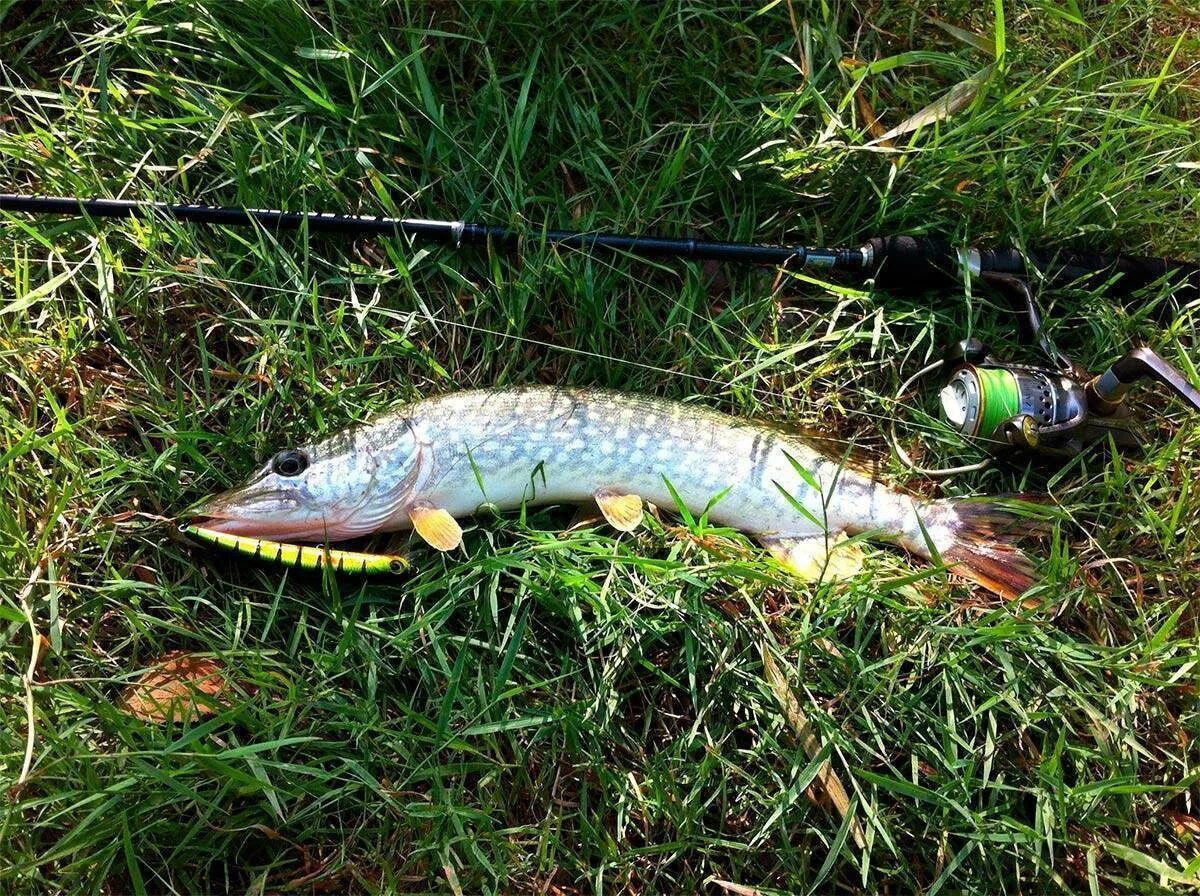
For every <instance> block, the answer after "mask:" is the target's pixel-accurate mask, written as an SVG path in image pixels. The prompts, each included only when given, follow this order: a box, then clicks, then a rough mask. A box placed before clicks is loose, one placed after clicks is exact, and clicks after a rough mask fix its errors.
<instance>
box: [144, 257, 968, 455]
mask: <svg viewBox="0 0 1200 896" xmlns="http://www.w3.org/2000/svg"><path fill="white" fill-rule="evenodd" d="M123 270H124V271H126V272H129V273H141V274H146V275H150V276H158V275H161V274H164V273H165V274H169V275H173V276H175V277H178V278H180V279H187V280H190V281H192V282H194V283H201V284H217V285H224V286H234V287H245V288H249V289H259V290H262V291H264V292H273V293H277V294H282V295H286V296H290V297H292V298H298V299H309V300H311V299H313V298H316V299H319V300H322V301H326V302H329V303H331V304H337V305H344V306H349V305H350V300H349V299H347V298H345V297H343V296H335V295H328V294H324V293H321V292H316V293H313V292H309V291H307V290H298V289H294V288H291V287H286V286H275V285H270V284H263V283H255V282H253V281H249V280H237V279H226V278H214V277H211V276H207V275H203V274H197V273H192V272H188V271H177V270H174V269H164V270H155V269H153V268H123ZM369 310H370V311H371V312H375V313H379V314H381V315H383V316H385V317H387V318H390V319H392V320H393V321H396V322H398V323H401V324H403V325H411V324H412V323H414V322H418V321H421V320H424V321H427V322H430V323H434V324H439V325H443V326H446V327H450V328H457V329H460V330H465V331H468V332H472V333H476V334H479V335H485V336H491V337H494V338H496V339H502V340H512V341H515V342H519V343H523V344H528V345H533V346H537V347H540V348H546V349H551V350H553V351H557V352H562V353H565V354H570V355H576V356H580V357H584V358H589V359H592V360H597V361H605V362H610V363H617V364H621V365H624V366H627V367H634V368H637V369H640V370H645V371H647V372H650V373H658V374H662V375H664V376H671V377H678V378H681V379H688V380H693V381H695V382H700V383H704V384H706V385H710V386H715V387H718V388H720V389H727V388H728V387H729V383H728V382H727V381H726V380H722V379H720V378H718V377H715V376H704V375H702V374H697V373H690V372H688V371H683V370H672V369H671V368H668V367H661V366H658V365H655V364H649V363H646V362H643V361H634V360H630V359H628V358H621V357H618V356H615V355H606V354H604V353H602V352H594V351H589V350H588V349H582V348H577V347H574V346H567V345H559V344H557V343H553V342H547V341H545V340H542V339H537V338H535V337H531V336H524V335H521V334H516V333H505V332H503V331H501V330H494V329H491V328H489V327H483V326H479V325H478V324H470V323H466V322H464V321H459V320H454V319H451V318H445V317H440V316H438V315H436V314H432V313H429V312H425V311H401V310H398V309H395V308H387V307H383V306H378V305H376V306H374V307H372V308H371V309H369ZM685 310H689V309H685ZM691 313H692V314H694V315H695V314H696V312H691ZM696 316H699V315H696ZM702 319H703V318H702ZM704 320H707V321H708V322H710V323H714V324H715V323H716V322H715V321H711V320H710V319H704ZM723 332H725V333H726V335H729V336H736V335H737V334H736V333H734V332H733V331H732V330H728V329H725V330H723ZM830 341H831V342H833V341H834V340H833V339H831V340H830ZM837 391H840V392H842V393H849V394H852V395H857V396H859V397H862V398H866V399H870V400H872V401H877V402H878V401H883V402H887V401H889V400H890V401H895V399H888V398H887V396H884V395H877V394H874V393H871V392H868V391H866V390H863V389H861V388H859V387H855V386H847V385H842V384H839V385H838V387H837ZM895 403H896V404H897V405H899V404H900V402H898V401H895ZM853 414H854V415H856V416H861V417H866V418H868V419H870V420H872V421H874V422H877V423H888V422H894V416H892V415H887V414H881V413H876V412H872V411H868V410H865V409H861V408H856V409H855V410H854V411H853ZM909 425H910V427H911V428H914V429H920V430H924V431H925V432H927V433H929V434H930V435H940V436H949V435H953V432H954V431H953V430H951V429H949V428H948V427H945V426H944V425H942V424H939V423H937V422H936V420H935V422H934V423H922V422H918V421H911V422H910V424H909ZM828 438H829V439H830V440H831V441H837V442H842V443H844V444H851V443H853V442H854V441H855V440H853V439H846V438H844V437H839V436H835V435H832V434H831V435H829V436H828Z"/></svg>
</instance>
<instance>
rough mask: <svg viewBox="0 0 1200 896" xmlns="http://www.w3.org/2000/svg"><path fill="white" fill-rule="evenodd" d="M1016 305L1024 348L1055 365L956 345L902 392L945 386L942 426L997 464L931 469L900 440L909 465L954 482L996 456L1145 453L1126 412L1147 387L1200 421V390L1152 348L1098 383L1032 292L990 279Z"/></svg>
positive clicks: (1115, 366)
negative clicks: (1104, 449) (1046, 326)
mask: <svg viewBox="0 0 1200 896" xmlns="http://www.w3.org/2000/svg"><path fill="white" fill-rule="evenodd" d="M984 279H985V280H987V281H988V282H991V283H992V284H993V285H995V286H997V287H999V288H1000V289H1001V290H1002V291H1003V292H1005V293H1006V294H1007V295H1008V296H1009V297H1010V298H1012V299H1014V300H1015V303H1016V305H1017V310H1018V312H1019V321H1020V330H1021V336H1022V341H1024V342H1037V343H1038V345H1039V346H1040V347H1041V350H1042V353H1043V355H1045V357H1046V359H1047V361H1048V362H1049V363H1048V364H1047V365H1044V366H1038V365H1033V364H1016V363H1011V362H1008V361H1003V360H1001V359H999V358H997V357H995V356H994V355H992V354H990V353H989V351H988V349H987V347H986V346H985V345H984V344H983V343H982V342H981V341H979V340H978V339H965V340H962V341H961V342H957V343H955V344H953V345H951V346H950V347H949V348H948V349H947V350H946V352H945V354H944V355H943V357H942V358H941V359H939V360H937V361H935V362H933V363H932V364H929V365H927V366H926V367H924V368H922V369H921V370H919V371H917V373H915V374H914V375H913V376H911V377H909V378H908V380H906V381H905V382H904V384H903V385H902V386H901V387H900V390H899V392H898V393H897V395H896V397H897V399H899V398H900V396H901V395H903V394H904V393H905V392H907V391H908V389H909V388H910V387H912V386H913V384H915V383H916V382H917V381H918V380H920V379H922V378H924V377H926V376H928V375H930V374H933V373H937V374H939V375H940V376H941V377H943V378H944V382H945V385H944V386H943V388H942V390H941V392H940V394H939V398H940V403H941V417H942V420H943V421H944V422H945V423H946V424H947V425H948V426H949V427H950V428H951V429H953V430H955V431H956V432H958V433H960V434H961V435H963V436H966V437H967V438H968V439H971V440H973V441H975V442H979V443H983V444H984V445H985V446H986V447H987V448H988V450H989V453H990V454H991V455H992V457H989V458H988V459H986V460H984V461H981V462H979V463H976V464H970V465H967V466H961V467H953V468H946V469H927V468H924V467H920V466H918V465H917V464H916V463H914V462H913V461H912V459H911V458H910V457H909V455H908V454H907V452H905V451H904V449H903V448H901V447H900V446H899V444H898V443H896V440H895V438H893V439H892V442H893V445H894V446H895V447H896V451H897V454H898V455H899V456H900V458H901V460H903V461H904V462H905V463H906V464H908V465H909V466H910V467H913V468H914V469H916V470H918V471H919V472H922V473H924V474H927V475H933V476H939V475H940V476H949V475H953V474H955V473H963V472H969V471H972V470H978V469H982V468H984V467H986V466H988V465H989V464H990V463H991V462H992V461H993V460H994V459H995V457H996V456H999V455H1003V454H1006V453H1009V452H1019V451H1027V452H1033V453H1036V454H1042V455H1048V456H1052V457H1073V456H1075V455H1077V454H1079V453H1080V452H1081V451H1083V450H1084V448H1086V447H1087V446H1088V445H1091V444H1094V443H1096V442H1107V441H1108V440H1110V439H1111V440H1112V443H1113V444H1114V445H1115V447H1117V448H1118V449H1125V450H1128V449H1138V448H1142V447H1144V446H1145V444H1146V441H1147V438H1148V437H1147V433H1146V431H1145V430H1144V428H1143V427H1142V426H1141V425H1140V424H1139V422H1138V419H1137V417H1136V416H1135V414H1134V413H1133V412H1132V411H1131V410H1130V408H1129V407H1128V406H1127V405H1126V404H1125V398H1126V396H1127V395H1128V394H1129V392H1130V390H1131V389H1132V388H1133V387H1134V386H1135V385H1136V384H1137V383H1138V382H1140V381H1141V380H1143V379H1149V380H1153V381H1156V382H1159V383H1161V384H1162V385H1164V386H1166V387H1167V388H1168V389H1170V390H1171V391H1172V392H1173V393H1174V394H1175V395H1177V396H1178V397H1179V398H1181V399H1182V400H1183V401H1184V402H1186V403H1187V404H1188V405H1190V406H1191V408H1192V410H1194V411H1196V412H1198V413H1200V390H1197V389H1196V388H1195V387H1194V386H1192V384H1191V383H1189V382H1188V381H1187V379H1186V378H1185V377H1184V375H1183V374H1182V373H1180V372H1179V371H1178V370H1177V369H1176V368H1174V367H1173V366H1171V365H1170V364H1169V363H1167V361H1165V360H1164V359H1163V358H1161V357H1160V356H1159V355H1158V354H1156V353H1155V352H1154V351H1152V350H1151V349H1149V348H1135V349H1133V350H1132V351H1130V352H1128V353H1127V354H1125V355H1124V356H1123V357H1122V358H1120V359H1118V360H1117V361H1115V362H1113V363H1112V364H1111V365H1110V366H1109V367H1108V368H1107V369H1106V370H1105V371H1104V372H1103V373H1100V374H1099V375H1096V376H1092V375H1090V374H1088V372H1087V371H1085V370H1083V369H1082V368H1080V367H1079V366H1077V365H1076V364H1074V363H1073V362H1072V361H1071V359H1070V358H1068V357H1067V356H1066V355H1065V354H1063V353H1062V352H1061V351H1059V350H1058V349H1057V348H1056V347H1055V346H1054V344H1053V343H1052V342H1051V341H1050V339H1049V337H1048V336H1047V335H1046V334H1045V332H1044V331H1043V329H1042V322H1041V315H1040V314H1039V312H1038V308H1037V304H1036V303H1035V302H1034V298H1033V294H1032V291H1031V290H1030V288H1029V284H1028V283H1027V282H1026V281H1025V280H1024V279H1023V278H1020V277H1016V276H1011V275H998V274H992V275H988V274H985V275H984Z"/></svg>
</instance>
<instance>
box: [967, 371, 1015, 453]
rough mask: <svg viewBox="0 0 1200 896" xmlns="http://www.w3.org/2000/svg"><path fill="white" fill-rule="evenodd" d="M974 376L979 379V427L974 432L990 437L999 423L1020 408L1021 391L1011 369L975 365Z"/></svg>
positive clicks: (986, 437)
mask: <svg viewBox="0 0 1200 896" xmlns="http://www.w3.org/2000/svg"><path fill="white" fill-rule="evenodd" d="M972 369H973V370H974V371H975V376H976V377H978V379H979V394H980V404H981V405H982V407H981V408H980V414H979V428H978V429H976V430H975V432H976V434H977V435H978V436H979V437H980V438H983V439H990V438H992V437H993V436H994V435H995V434H996V430H998V429H999V428H1000V424H1001V423H1003V422H1004V421H1005V420H1008V419H1009V418H1010V417H1014V416H1016V414H1018V413H1019V412H1020V410H1021V391H1020V389H1019V388H1018V386H1017V377H1016V374H1014V373H1013V372H1012V371H1011V370H1004V369H1002V368H999V367H975V368H972Z"/></svg>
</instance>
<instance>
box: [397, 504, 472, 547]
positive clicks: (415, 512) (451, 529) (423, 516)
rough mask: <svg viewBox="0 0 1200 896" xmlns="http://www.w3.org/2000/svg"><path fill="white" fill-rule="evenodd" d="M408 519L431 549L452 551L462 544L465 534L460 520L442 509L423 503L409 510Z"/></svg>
mask: <svg viewBox="0 0 1200 896" xmlns="http://www.w3.org/2000/svg"><path fill="white" fill-rule="evenodd" d="M408 518H409V519H410V520H412V524H413V528H414V529H415V530H416V531H417V534H418V535H420V536H421V537H422V538H423V539H425V541H426V542H427V543H428V544H429V546H430V547H434V548H437V549H438V550H439V551H452V550H454V549H455V548H456V547H458V546H459V545H460V544H462V539H463V532H462V527H461V526H459V524H458V520H456V519H455V518H454V517H452V516H451V515H450V514H449V512H448V511H446V510H443V509H442V508H441V507H434V506H433V505H432V504H429V503H428V502H425V501H421V502H419V503H417V504H414V505H413V506H412V507H410V508H408Z"/></svg>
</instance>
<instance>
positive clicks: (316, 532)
mask: <svg viewBox="0 0 1200 896" xmlns="http://www.w3.org/2000/svg"><path fill="white" fill-rule="evenodd" d="M183 516H184V518H185V519H186V520H187V521H188V523H190V524H191V525H193V526H199V527H200V528H203V529H210V530H212V531H214V532H223V533H225V534H227V535H238V536H243V537H247V538H263V539H267V540H270V541H283V542H289V541H327V540H329V539H330V538H331V537H336V534H337V529H338V521H337V520H333V519H330V518H328V517H327V516H325V515H321V516H320V517H312V516H309V515H307V514H303V515H302V511H301V508H300V506H299V502H297V501H294V500H290V499H288V498H283V497H281V496H280V495H278V494H276V493H274V492H269V491H267V490H265V489H260V488H255V487H254V486H253V485H249V486H244V487H242V488H238V489H233V490H232V491H228V492H223V493H222V494H219V495H215V496H213V497H211V498H207V499H205V500H204V501H201V502H200V503H199V504H197V505H196V506H194V507H191V508H189V509H188V510H187V511H185V512H184V514H183ZM298 517H299V518H298Z"/></svg>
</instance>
